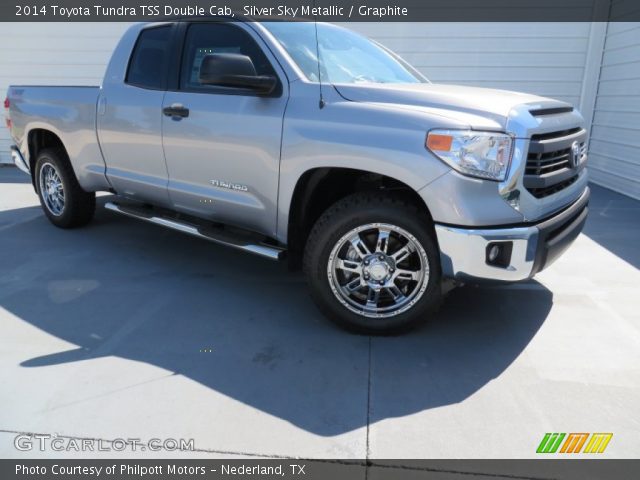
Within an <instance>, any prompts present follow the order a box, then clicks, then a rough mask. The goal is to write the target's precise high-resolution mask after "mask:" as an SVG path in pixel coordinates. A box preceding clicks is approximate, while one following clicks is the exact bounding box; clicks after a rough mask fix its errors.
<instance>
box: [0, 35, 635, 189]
mask: <svg viewBox="0 0 640 480" xmlns="http://www.w3.org/2000/svg"><path fill="white" fill-rule="evenodd" d="M128 26H129V24H127V23H73V24H68V23H33V24H18V23H7V24H0V28H2V31H3V32H4V34H5V38H7V39H10V41H5V42H3V43H2V44H0V95H1V96H2V98H4V95H5V93H6V88H7V86H8V85H9V84H10V83H13V84H40V85H42V84H51V85H64V84H75V85H97V84H99V83H100V81H101V79H102V75H103V73H104V70H105V67H106V64H107V62H108V60H109V57H110V54H111V51H112V50H113V48H114V47H115V44H116V42H117V41H118V39H119V38H120V36H121V34H122V32H123V31H124V30H125V29H126V28H127V27H128ZM349 27H350V28H353V29H355V30H357V31H360V32H362V33H364V34H366V35H368V36H370V37H372V38H374V39H376V40H378V41H380V42H381V43H383V44H384V45H386V46H388V47H389V48H391V49H393V50H395V51H396V52H398V53H399V54H400V55H401V56H403V57H404V58H405V59H406V60H408V61H409V62H410V63H412V64H413V65H414V66H416V67H417V68H418V69H420V70H421V71H422V72H423V73H424V74H425V75H426V76H427V77H428V78H429V79H431V80H432V81H434V82H440V83H456V84H464V85H475V86H481V87H491V88H502V89H508V90H517V91H523V92H529V93H534V94H538V95H543V96H549V97H553V98H558V99H561V100H565V101H568V102H570V103H572V104H573V105H575V106H576V107H578V108H581V110H582V111H583V113H584V114H585V117H586V118H587V121H588V122H590V121H591V118H592V117H593V120H594V125H593V141H592V144H591V148H592V151H591V158H592V171H593V179H594V181H596V182H598V183H602V184H603V185H606V186H609V187H611V188H614V189H616V190H618V191H621V192H624V193H627V194H629V195H632V196H636V197H638V196H639V194H638V188H639V185H640V175H639V170H640V167H639V166H638V160H637V159H638V157H640V140H639V137H640V136H638V134H637V133H638V130H639V129H640V91H639V90H638V88H640V80H639V77H640V73H639V72H640V70H639V69H640V30H639V29H640V24H637V23H636V24H622V23H618V24H613V23H612V24H609V25H606V24H594V23H555V22H549V23H500V22H497V23H426V24H425V23H352V24H349ZM599 32H601V33H599ZM600 37H602V38H601V41H600ZM601 62H602V66H601V65H600V63H601ZM599 75H600V80H598V76H599ZM620 126H622V127H623V128H617V127H620ZM611 142H614V143H615V144H613V145H612V143H611ZM9 145H10V139H9V136H8V132H7V130H6V128H4V124H2V127H0V162H2V161H9V153H8V150H9ZM633 159H635V160H633Z"/></svg>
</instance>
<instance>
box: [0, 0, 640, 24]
mask: <svg viewBox="0 0 640 480" xmlns="http://www.w3.org/2000/svg"><path fill="white" fill-rule="evenodd" d="M185 17H186V18H192V17H197V18H203V19H206V18H221V19H224V18H227V17H232V18H234V19H241V20H249V21H251V20H265V19H270V20H280V21H313V20H317V21H326V22H607V21H612V22H637V21H640V2H639V1H638V0H163V1H156V0H145V1H140V0H14V1H13V2H12V1H11V0H3V2H2V3H1V4H0V20H1V21H3V22H103V21H104V22H106V21H108V22H118V21H122V22H133V21H162V20H166V19H175V18H185Z"/></svg>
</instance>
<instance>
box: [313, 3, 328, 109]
mask: <svg viewBox="0 0 640 480" xmlns="http://www.w3.org/2000/svg"><path fill="white" fill-rule="evenodd" d="M313 9H314V11H315V10H316V0H313ZM313 25H314V27H315V29H316V59H317V60H318V83H319V84H320V102H319V103H318V106H319V107H320V109H323V108H324V105H325V102H324V97H323V96H322V72H321V71H320V42H319V41H318V15H317V14H315V15H314V16H313Z"/></svg>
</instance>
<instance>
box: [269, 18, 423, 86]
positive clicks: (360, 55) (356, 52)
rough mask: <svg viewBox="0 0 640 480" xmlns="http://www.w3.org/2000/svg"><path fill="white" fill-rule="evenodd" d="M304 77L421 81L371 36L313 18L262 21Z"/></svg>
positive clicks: (334, 80)
mask: <svg viewBox="0 0 640 480" xmlns="http://www.w3.org/2000/svg"><path fill="white" fill-rule="evenodd" d="M262 25H264V26H265V27H266V28H267V29H268V30H269V31H270V32H271V33H272V34H273V36H274V37H276V39H277V40H278V42H280V44H281V45H282V46H283V47H284V49H285V50H286V51H287V53H288V54H289V55H290V56H291V58H292V59H293V61H294V62H296V64H297V65H298V67H300V70H302V72H303V73H304V75H305V76H306V77H307V79H308V80H310V81H312V82H317V81H318V61H317V58H318V57H317V52H318V50H319V51H320V69H319V70H320V72H321V75H322V81H323V82H328V83H423V82H426V81H427V80H426V79H425V78H424V77H422V76H421V75H420V74H419V73H418V72H417V71H416V70H414V69H413V68H412V67H411V66H410V65H408V64H407V63H406V62H404V61H403V60H401V59H400V58H399V57H396V56H395V55H394V54H392V53H390V52H389V51H387V50H385V49H384V48H382V47H381V46H379V45H377V44H375V43H374V42H372V41H371V40H369V39H367V38H365V37H363V36H361V35H359V34H357V33H355V32H352V31H351V30H347V29H345V28H341V27H338V26H335V25H331V24H326V23H318V24H317V27H318V48H316V30H315V29H316V25H315V24H314V23H313V22H264V23H263V24H262Z"/></svg>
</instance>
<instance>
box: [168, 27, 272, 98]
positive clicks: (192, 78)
mask: <svg viewBox="0 0 640 480" xmlns="http://www.w3.org/2000/svg"><path fill="white" fill-rule="evenodd" d="M212 53H238V54H241V55H246V56H248V57H249V58H250V59H251V61H252V62H253V65H254V66H255V69H256V73H257V75H273V76H275V75H276V73H275V71H274V69H273V67H272V66H271V63H270V62H269V60H268V59H267V57H266V55H265V54H264V52H263V51H262V49H261V48H260V47H259V46H258V44H257V43H256V42H255V41H254V40H253V38H251V36H250V35H249V34H248V33H247V32H245V31H244V30H242V29H241V28H239V27H236V26H233V25H231V24H228V23H196V24H192V25H190V26H189V28H188V30H187V35H186V38H185V43H184V51H183V53H182V68H181V74H180V89H181V90H202V91H211V90H212V89H214V90H217V91H220V90H221V87H216V86H210V85H202V84H201V83H200V81H199V76H200V66H201V65H202V60H203V59H204V57H205V56H206V55H209V54H212ZM226 90H229V89H226Z"/></svg>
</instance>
